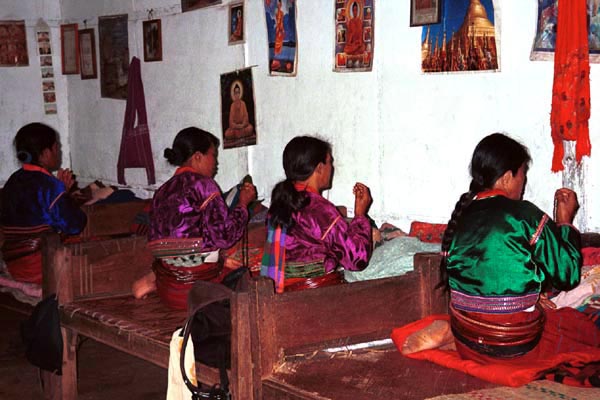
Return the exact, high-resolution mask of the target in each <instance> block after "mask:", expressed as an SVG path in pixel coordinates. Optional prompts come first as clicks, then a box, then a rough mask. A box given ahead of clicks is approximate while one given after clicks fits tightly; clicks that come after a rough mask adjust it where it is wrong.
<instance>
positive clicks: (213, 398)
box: [179, 314, 231, 400]
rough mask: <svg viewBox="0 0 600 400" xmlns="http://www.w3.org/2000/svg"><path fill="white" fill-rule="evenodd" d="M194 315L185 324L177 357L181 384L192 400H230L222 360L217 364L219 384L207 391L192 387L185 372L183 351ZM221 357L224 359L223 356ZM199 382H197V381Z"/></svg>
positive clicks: (225, 370) (227, 381)
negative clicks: (183, 384)
mask: <svg viewBox="0 0 600 400" xmlns="http://www.w3.org/2000/svg"><path fill="white" fill-rule="evenodd" d="M193 319H194V315H193V314H192V315H191V316H190V317H188V319H187V320H186V322H185V326H184V328H183V344H182V345H181V354H180V356H179V369H180V370H181V376H182V377H183V382H184V383H185V385H186V386H187V388H188V389H189V390H190V392H192V400H200V399H209V400H231V394H230V393H229V378H228V377H227V369H225V363H224V360H220V362H219V364H220V365H219V374H220V381H221V383H220V384H215V385H213V387H212V388H210V390H209V391H206V390H202V389H200V387H199V386H196V385H194V384H193V383H192V382H191V381H190V379H189V378H188V376H187V373H186V372H185V350H186V348H187V342H188V340H190V334H191V331H192V322H193ZM222 357H225V356H224V355H223V356H222ZM198 381H199V380H198Z"/></svg>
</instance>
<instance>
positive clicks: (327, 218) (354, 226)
mask: <svg viewBox="0 0 600 400" xmlns="http://www.w3.org/2000/svg"><path fill="white" fill-rule="evenodd" d="M308 195H309V196H310V203H309V204H308V205H307V206H306V207H305V208H304V209H302V210H301V211H300V212H299V213H298V214H297V215H295V216H294V221H295V225H294V227H293V228H292V229H291V230H290V231H288V234H287V238H286V242H285V250H286V261H287V262H301V263H304V262H306V263H312V262H323V263H324V265H325V270H326V271H327V272H329V271H332V270H334V269H335V268H337V267H338V266H341V267H343V268H346V269H348V270H353V271H356V270H362V269H364V268H365V267H366V266H367V263H368V261H369V258H370V257H371V225H370V224H369V221H368V219H367V218H366V217H357V218H355V219H354V220H353V221H352V222H351V223H348V222H346V220H344V218H343V217H342V216H341V214H340V213H339V211H338V210H337V209H336V208H335V206H334V205H333V204H332V203H331V202H329V201H328V200H326V199H324V198H323V197H321V196H320V195H318V194H314V193H309V194H308ZM334 221H336V222H335V224H333V222H334ZM332 224H333V225H332ZM329 227H331V229H330V230H329V232H327V230H328V229H329Z"/></svg>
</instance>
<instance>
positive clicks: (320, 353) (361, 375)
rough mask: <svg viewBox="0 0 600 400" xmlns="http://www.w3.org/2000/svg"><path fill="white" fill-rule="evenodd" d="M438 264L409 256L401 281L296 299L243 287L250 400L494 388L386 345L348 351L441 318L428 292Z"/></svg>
mask: <svg viewBox="0 0 600 400" xmlns="http://www.w3.org/2000/svg"><path fill="white" fill-rule="evenodd" d="M439 261H440V259H439V256H438V255H437V254H433V253H432V254H429V253H422V254H417V255H416V256H415V270H414V272H410V273H407V274H406V275H403V276H400V277H394V278H386V279H378V280H373V281H364V282H357V283H352V284H347V285H341V286H334V287H325V288H321V289H317V290H307V291H303V292H292V293H283V294H279V295H276V294H274V292H273V285H272V282H271V281H269V280H266V279H260V280H258V281H257V282H256V283H255V284H254V285H251V288H250V298H251V305H250V319H249V321H250V333H251V336H252V351H251V353H252V362H253V365H254V369H253V377H252V379H253V397H252V399H313V400H314V399H323V400H324V399H373V398H381V399H400V398H401V399H422V398H426V397H431V396H436V395H441V394H450V393H462V392H467V391H469V390H475V389H480V388H487V387H494V386H495V385H493V384H491V383H487V382H483V381H481V380H478V379H476V378H473V377H470V376H468V375H465V374H463V373H461V372H457V371H453V370H449V369H445V368H442V367H439V366H436V365H433V364H430V363H426V362H423V361H415V360H410V359H407V358H405V357H403V356H402V355H401V354H400V353H399V352H398V350H397V349H396V348H395V347H393V346H392V345H391V344H390V343H389V342H388V343H386V342H385V341H384V342H383V344H380V345H378V346H377V347H376V348H375V349H362V350H361V349H352V347H348V346H349V345H352V344H356V343H364V342H373V341H376V340H382V339H387V338H389V337H390V332H391V330H392V329H393V328H395V327H398V326H402V325H404V324H406V323H409V322H411V321H415V320H417V319H420V318H422V317H424V316H427V315H429V314H432V313H444V312H446V310H447V296H446V295H444V293H443V292H442V291H440V290H436V289H435V286H436V285H437V283H438V282H439ZM335 348H337V349H335ZM327 349H329V350H327Z"/></svg>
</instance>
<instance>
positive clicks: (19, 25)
mask: <svg viewBox="0 0 600 400" xmlns="http://www.w3.org/2000/svg"><path fill="white" fill-rule="evenodd" d="M27 65H29V56H28V55H27V35H26V34H25V21H0V67H24V66H27Z"/></svg>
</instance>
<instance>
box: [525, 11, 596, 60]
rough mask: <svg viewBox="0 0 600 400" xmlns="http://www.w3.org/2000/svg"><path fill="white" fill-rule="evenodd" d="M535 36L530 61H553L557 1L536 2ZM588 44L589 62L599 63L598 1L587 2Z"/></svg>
mask: <svg viewBox="0 0 600 400" xmlns="http://www.w3.org/2000/svg"><path fill="white" fill-rule="evenodd" d="M537 1H538V12H537V20H536V34H535V38H534V40H533V47H532V49H531V57H530V59H531V60H543V61H550V60H553V59H554V45H555V44H556V26H557V17H558V0H537ZM586 3H587V10H586V11H587V14H588V17H587V22H588V44H589V49H590V50H589V52H590V62H592V63H600V14H599V13H598V11H600V0H587V2H586Z"/></svg>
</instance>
